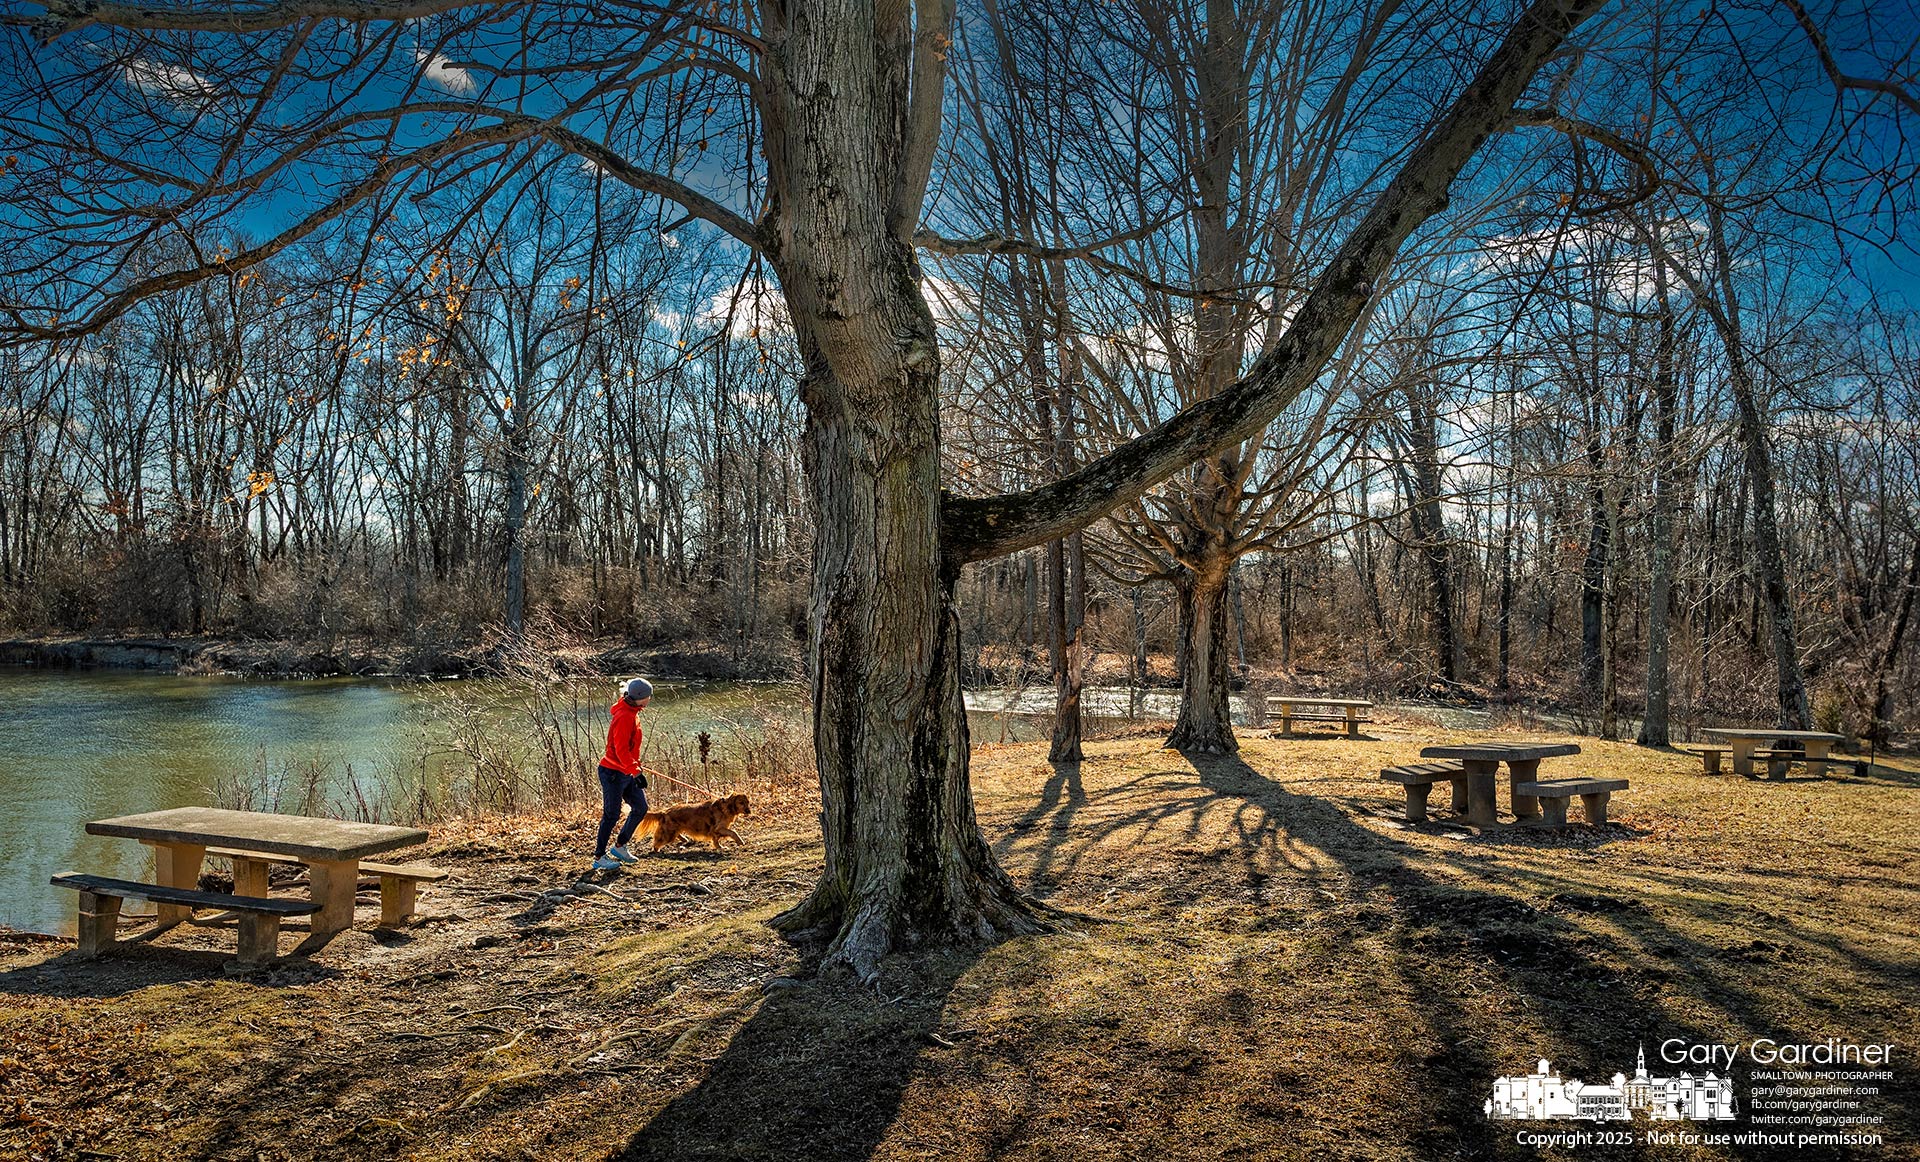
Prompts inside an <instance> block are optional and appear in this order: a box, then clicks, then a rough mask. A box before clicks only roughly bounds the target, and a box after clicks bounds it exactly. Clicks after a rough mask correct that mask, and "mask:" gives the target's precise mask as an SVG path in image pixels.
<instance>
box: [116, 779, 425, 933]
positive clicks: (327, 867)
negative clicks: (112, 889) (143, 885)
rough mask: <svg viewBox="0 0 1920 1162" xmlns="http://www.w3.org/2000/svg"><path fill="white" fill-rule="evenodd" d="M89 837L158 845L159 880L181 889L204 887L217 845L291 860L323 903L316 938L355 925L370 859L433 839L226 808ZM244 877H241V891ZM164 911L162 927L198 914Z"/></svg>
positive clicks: (380, 827) (174, 812) (154, 817)
mask: <svg viewBox="0 0 1920 1162" xmlns="http://www.w3.org/2000/svg"><path fill="white" fill-rule="evenodd" d="M87 834H89V835H109V836H114V837H116V838H120V839H137V840H139V841H140V842H142V843H145V844H148V845H150V846H151V847H152V848H153V852H154V872H155V876H154V882H156V883H159V884H162V885H164V886H166V887H173V888H193V887H195V886H197V885H198V884H199V882H200V862H201V860H202V859H204V858H205V857H206V854H207V848H209V847H225V848H232V849H234V850H236V851H255V852H261V853H263V854H266V855H284V856H291V857H293V858H295V859H297V860H299V861H300V862H302V863H304V864H306V865H307V880H308V882H309V883H310V884H311V885H312V890H313V902H314V903H316V904H319V905H320V911H318V912H315V913H314V915H313V927H312V929H311V933H312V936H314V937H323V936H330V935H332V934H333V933H335V932H341V931H344V930H346V929H348V928H351V927H353V894H354V890H355V888H356V886H357V885H358V883H359V880H360V861H361V860H362V859H364V858H365V857H367V856H370V855H378V854H379V853H381V852H384V851H392V850H394V849H395V848H400V847H412V846H413V845H415V844H419V843H425V842H426V841H427V833H426V832H425V831H422V830H420V829H419V828H418V827H389V826H387V825H386V824H382V823H349V822H347V821H345V820H342V819H313V818H309V817H307V816H305V815H269V814H266V813H264V812H259V811H227V810H223V809H221V808H218V807H175V808H172V809H171V810H167V811H148V812H146V813H144V814H140V815H121V816H119V817H117V818H113V819H97V820H95V821H93V822H92V823H89V824H87ZM237 879H238V876H237V875H236V883H235V888H236V890H238V888H239V884H238V882H237ZM261 879H262V881H263V882H262V883H261V884H260V889H261V890H262V891H263V892H264V888H265V884H264V879H265V877H264V876H262V877H261ZM157 906H158V908H159V912H160V922H161V923H162V924H172V923H178V922H180V921H182V920H185V919H187V918H188V916H189V915H191V914H192V913H191V910H190V909H188V908H186V907H183V906H181V905H178V904H159V905H157Z"/></svg>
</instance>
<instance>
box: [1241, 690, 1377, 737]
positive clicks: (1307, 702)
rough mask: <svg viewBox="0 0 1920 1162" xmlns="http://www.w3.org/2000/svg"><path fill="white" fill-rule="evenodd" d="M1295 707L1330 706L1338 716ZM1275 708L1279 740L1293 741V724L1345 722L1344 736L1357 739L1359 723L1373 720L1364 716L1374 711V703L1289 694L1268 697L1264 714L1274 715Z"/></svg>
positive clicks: (1357, 699) (1355, 699) (1363, 700)
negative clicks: (1345, 731)
mask: <svg viewBox="0 0 1920 1162" xmlns="http://www.w3.org/2000/svg"><path fill="white" fill-rule="evenodd" d="M1296 706H1326V707H1333V708H1335V709H1337V710H1338V711H1339V712H1340V713H1338V714H1328V713H1325V712H1323V711H1322V712H1315V711H1300V710H1295V709H1294V707H1296ZM1276 707H1277V708H1278V713H1279V715H1280V729H1279V732H1278V737H1280V738H1292V737H1293V724H1294V723H1296V722H1344V723H1346V724H1347V737H1348V738H1359V737H1360V724H1361V723H1362V722H1371V721H1373V718H1372V716H1370V715H1368V714H1367V713H1366V712H1367V711H1368V710H1371V709H1373V703H1372V702H1369V701H1368V700H1366V699H1365V698H1312V697H1307V696H1304V695H1303V696H1300V697H1295V696H1293V695H1291V694H1270V695H1268V696H1267V714H1268V715H1269V716H1271V715H1273V714H1274V713H1275V708H1276Z"/></svg>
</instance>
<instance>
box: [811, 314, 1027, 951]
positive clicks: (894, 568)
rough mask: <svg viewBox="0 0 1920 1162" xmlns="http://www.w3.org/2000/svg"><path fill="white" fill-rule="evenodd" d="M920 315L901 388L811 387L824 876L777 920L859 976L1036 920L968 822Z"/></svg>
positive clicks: (951, 610) (955, 653) (928, 368)
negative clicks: (911, 952) (817, 941)
mask: <svg viewBox="0 0 1920 1162" xmlns="http://www.w3.org/2000/svg"><path fill="white" fill-rule="evenodd" d="M923 323H924V329H923V331H922V333H923V334H926V335H928V336H929V339H928V346H927V347H926V348H925V349H924V350H925V351H926V352H927V353H928V358H927V359H926V360H925V361H924V362H923V363H922V364H921V365H920V366H919V367H907V366H902V367H898V368H896V369H895V373H896V374H897V375H898V376H899V377H900V378H898V379H895V380H894V381H893V382H892V383H891V384H889V383H887V382H886V381H881V382H880V383H878V384H874V385H861V386H859V387H857V388H856V387H853V386H851V385H846V384H844V383H840V382H836V381H834V380H833V379H832V377H831V372H830V370H829V369H828V368H826V367H825V366H823V365H822V362H821V361H820V360H818V359H817V358H816V359H813V360H810V364H811V365H812V371H811V374H810V377H809V381H808V383H807V385H806V387H805V388H804V391H805V394H806V397H807V403H808V424H807V434H806V449H807V462H808V469H809V473H810V476H811V479H812V484H813V500H814V504H815V506H816V515H817V517H818V521H817V524H816V528H817V529H818V533H817V534H816V535H817V537H818V540H817V543H816V547H815V558H814V571H813V597H812V601H811V605H810V610H809V614H810V618H811V621H812V635H811V637H812V643H813V650H812V657H811V670H812V674H811V677H812V686H813V708H814V747H815V750H816V751H817V753H818V758H819V772H820V791H821V798H822V802H823V806H824V808H825V810H824V817H823V819H824V827H825V833H826V870H825V873H824V874H823V875H822V877H821V880H820V883H819V885H818V886H817V887H816V888H815V890H814V892H813V894H812V895H811V896H809V897H808V898H807V899H806V900H805V901H804V902H803V903H801V904H800V905H798V906H797V907H795V908H794V909H792V910H791V911H789V912H787V913H785V914H783V915H782V916H781V917H780V918H779V921H778V923H779V924H780V925H781V926H782V927H784V928H786V929H788V930H800V929H816V930H818V931H819V932H820V933H821V934H822V935H824V936H827V937H830V938H831V940H832V947H831V950H830V956H829V959H830V960H835V961H838V962H842V963H844V964H846V965H847V966H849V967H851V968H852V969H853V970H854V971H855V972H856V973H857V974H858V975H859V976H860V977H861V978H862V979H863V980H871V979H873V978H874V977H875V976H876V975H877V974H878V972H879V962H880V959H881V957H883V956H885V955H886V954H887V953H888V952H889V951H891V950H893V949H895V948H900V947H905V946H912V945H915V944H919V943H923V942H943V941H944V942H951V941H956V940H957V941H971V940H985V939H991V938H993V937H995V936H998V935H1001V934H1005V933H1009V932H1026V931H1034V930H1037V929H1038V928H1039V927H1040V925H1039V924H1038V923H1037V922H1036V919H1035V914H1034V912H1033V911H1032V910H1031V908H1030V907H1029V906H1028V905H1027V904H1026V903H1025V901H1024V900H1023V898H1022V897H1021V895H1020V893H1019V892H1018V891H1017V890H1016V889H1015V888H1014V886H1013V884H1012V883H1011V882H1010V881H1009V880H1008V879H1007V877H1006V876H1005V875H1004V874H1003V873H1002V872H1001V871H1000V869H999V868H998V867H997V865H996V864H995V863H994V860H993V855H992V853H991V852H990V851H989V850H988V848H987V845H986V842H985V840H984V839H983V838H982V837H981V834H980V829H979V827H978V826H977V825H976V824H975V822H974V810H973V795H972V789H971V786H970V784H969V782H968V779H967V716H966V708H965V705H964V704H963V702H962V699H961V684H960V623H959V616H958V613H957V611H956V609H955V605H954V600H953V597H954V593H953V589H954V582H955V580H956V579H957V568H956V567H953V566H951V565H949V564H947V563H945V562H944V561H943V560H942V558H941V554H940V543H939V446H938V441H937V439H936V427H935V423H936V414H935V396H934V394H933V392H932V391H931V390H929V388H930V384H929V383H927V382H925V381H926V380H930V379H931V378H932V377H933V376H935V375H937V367H936V365H935V364H934V362H933V360H932V358H931V352H932V347H931V339H930V335H931V330H932V321H931V319H925V320H923Z"/></svg>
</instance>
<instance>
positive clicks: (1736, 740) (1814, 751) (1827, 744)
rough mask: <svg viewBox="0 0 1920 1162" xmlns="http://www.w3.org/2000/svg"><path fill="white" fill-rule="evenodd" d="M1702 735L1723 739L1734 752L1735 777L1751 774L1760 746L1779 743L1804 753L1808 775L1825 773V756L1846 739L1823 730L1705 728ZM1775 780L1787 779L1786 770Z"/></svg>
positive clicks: (1782, 770) (1701, 731) (1702, 729)
mask: <svg viewBox="0 0 1920 1162" xmlns="http://www.w3.org/2000/svg"><path fill="white" fill-rule="evenodd" d="M1700 733H1701V734H1710V735H1713V736H1714V737H1716V738H1724V739H1726V740H1727V745H1728V747H1729V748H1731V749H1732V751H1733V773H1734V774H1736V775H1749V776H1750V775H1752V774H1753V752H1754V751H1755V750H1756V749H1758V747H1759V744H1761V743H1772V742H1778V741H1780V740H1782V739H1785V740H1789V741H1792V742H1797V743H1799V744H1800V745H1801V746H1802V747H1803V748H1805V750H1806V754H1807V771H1808V773H1809V774H1815V775H1824V774H1826V773H1827V764H1826V763H1825V761H1823V760H1825V759H1826V757H1827V754H1828V753H1829V752H1830V751H1832V750H1833V744H1834V743H1836V742H1845V741H1846V736H1845V735H1841V734H1829V733H1827V732H1826V731H1824V730H1750V729H1746V728H1736V727H1731V726H1706V727H1702V728H1701V729H1700ZM1775 777H1777V778H1782V779H1784V778H1786V777H1787V774H1786V770H1785V769H1784V768H1782V769H1781V771H1780V774H1779V775H1777V776H1775Z"/></svg>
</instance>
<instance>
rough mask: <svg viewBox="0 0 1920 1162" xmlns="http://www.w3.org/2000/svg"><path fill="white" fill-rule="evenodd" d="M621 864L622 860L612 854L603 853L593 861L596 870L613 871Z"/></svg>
mask: <svg viewBox="0 0 1920 1162" xmlns="http://www.w3.org/2000/svg"><path fill="white" fill-rule="evenodd" d="M619 866H620V861H619V860H617V859H615V858H613V857H612V856H610V855H603V856H601V857H600V858H598V859H596V860H594V861H593V870H594V871H612V870H613V869H615V868H617V867H619Z"/></svg>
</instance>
